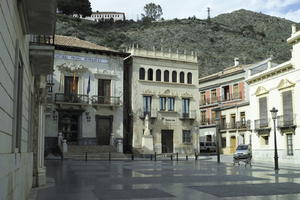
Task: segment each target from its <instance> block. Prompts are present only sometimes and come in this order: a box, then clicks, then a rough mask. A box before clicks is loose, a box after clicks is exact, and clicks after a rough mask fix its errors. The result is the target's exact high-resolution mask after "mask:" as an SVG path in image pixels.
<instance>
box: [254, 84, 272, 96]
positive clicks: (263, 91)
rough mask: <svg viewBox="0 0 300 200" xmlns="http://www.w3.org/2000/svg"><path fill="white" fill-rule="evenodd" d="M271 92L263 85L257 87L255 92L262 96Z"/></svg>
mask: <svg viewBox="0 0 300 200" xmlns="http://www.w3.org/2000/svg"><path fill="white" fill-rule="evenodd" d="M268 93H269V90H267V89H266V88H265V87H263V86H259V87H258V88H257V89H256V92H255V95H256V96H261V95H264V94H268Z"/></svg>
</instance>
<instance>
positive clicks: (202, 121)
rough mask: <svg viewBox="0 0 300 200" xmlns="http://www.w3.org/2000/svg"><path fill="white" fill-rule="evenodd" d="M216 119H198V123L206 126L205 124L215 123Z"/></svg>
mask: <svg viewBox="0 0 300 200" xmlns="http://www.w3.org/2000/svg"><path fill="white" fill-rule="evenodd" d="M215 124H216V121H215V120H214V119H202V120H201V121H200V125H202V126H206V125H215Z"/></svg>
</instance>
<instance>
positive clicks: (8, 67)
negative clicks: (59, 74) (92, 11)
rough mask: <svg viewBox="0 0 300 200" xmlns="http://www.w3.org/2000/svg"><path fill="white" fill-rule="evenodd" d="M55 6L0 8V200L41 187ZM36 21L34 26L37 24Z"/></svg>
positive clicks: (21, 197)
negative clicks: (46, 92) (47, 85)
mask: <svg viewBox="0 0 300 200" xmlns="http://www.w3.org/2000/svg"><path fill="white" fill-rule="evenodd" d="M55 9H56V1H54V0H50V1H47V2H41V1H38V0H27V1H17V0H9V1H1V2H0V27H1V29H0V96H1V100H0V199H3V200H6V199H8V200H10V199H18V200H26V199H28V196H29V192H30V189H31V188H32V187H36V186H40V185H43V184H45V182H46V177H45V176H46V174H45V167H44V159H43V158H44V157H43V154H44V151H43V147H44V143H43V142H44V136H43V134H44V119H43V114H42V113H43V106H44V100H45V95H44V94H45V85H46V79H45V77H46V75H47V74H49V73H50V72H51V70H52V67H51V66H52V65H53V55H54V45H53V40H54V37H53V35H54V31H55V22H56V18H55ZM37 19H38V20H37Z"/></svg>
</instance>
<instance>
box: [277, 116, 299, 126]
mask: <svg viewBox="0 0 300 200" xmlns="http://www.w3.org/2000/svg"><path fill="white" fill-rule="evenodd" d="M277 127H278V128H281V129H285V128H295V127H296V115H281V116H278V117H277Z"/></svg>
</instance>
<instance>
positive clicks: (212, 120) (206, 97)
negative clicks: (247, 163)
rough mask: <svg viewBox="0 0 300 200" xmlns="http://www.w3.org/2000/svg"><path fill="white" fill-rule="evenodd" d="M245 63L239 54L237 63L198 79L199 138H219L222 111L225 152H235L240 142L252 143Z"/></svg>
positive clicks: (221, 138)
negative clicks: (241, 63) (217, 131)
mask: <svg viewBox="0 0 300 200" xmlns="http://www.w3.org/2000/svg"><path fill="white" fill-rule="evenodd" d="M246 67H247V66H245V65H240V64H239V62H238V59H237V58H236V59H235V65H234V66H232V67H228V68H226V69H224V70H223V71H221V72H218V73H215V74H212V75H209V76H206V77H203V78H200V79H199V85H200V88H199V92H200V127H199V128H200V141H201V143H202V144H203V142H216V139H217V138H216V137H217V136H216V128H217V126H216V125H217V124H216V118H217V115H219V123H220V124H219V129H220V141H221V142H220V146H221V147H222V151H223V153H224V154H232V153H233V152H234V151H235V149H236V146H237V145H238V144H249V143H250V120H249V118H248V105H249V102H248V96H247V85H246V84H245V82H244V81H245V68H246ZM216 109H219V110H220V112H219V111H217V110H216Z"/></svg>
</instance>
